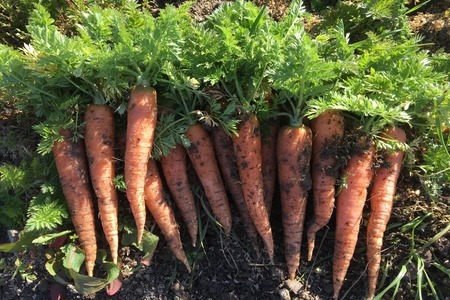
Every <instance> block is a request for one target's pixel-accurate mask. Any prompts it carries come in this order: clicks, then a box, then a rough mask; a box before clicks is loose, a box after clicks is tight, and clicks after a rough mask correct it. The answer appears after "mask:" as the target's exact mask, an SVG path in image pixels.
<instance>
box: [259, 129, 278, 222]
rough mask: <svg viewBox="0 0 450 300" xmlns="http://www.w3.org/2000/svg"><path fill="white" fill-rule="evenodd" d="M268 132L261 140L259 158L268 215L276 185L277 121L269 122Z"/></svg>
mask: <svg viewBox="0 0 450 300" xmlns="http://www.w3.org/2000/svg"><path fill="white" fill-rule="evenodd" d="M268 126H269V128H268V129H269V130H268V132H267V135H266V136H265V138H263V139H262V141H261V142H262V143H261V157H262V166H261V170H262V173H263V184H264V201H265V203H266V208H267V214H268V215H269V218H270V214H271V211H272V202H273V196H274V192H275V185H276V183H277V155H276V149H277V139H278V130H279V123H278V121H277V120H271V121H269V124H268Z"/></svg>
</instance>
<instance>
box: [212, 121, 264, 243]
mask: <svg viewBox="0 0 450 300" xmlns="http://www.w3.org/2000/svg"><path fill="white" fill-rule="evenodd" d="M211 136H212V140H213V143H214V150H215V152H216V156H217V161H218V163H219V167H220V171H221V173H222V177H223V180H224V182H225V187H227V188H228V191H229V193H230V195H231V198H232V199H233V201H234V203H235V204H236V208H237V209H238V211H239V215H240V216H241V220H242V224H243V226H244V230H245V232H246V233H247V236H248V237H249V239H250V242H251V243H252V244H253V246H254V247H255V249H258V248H257V245H258V231H256V227H255V224H253V221H252V219H251V218H250V214H249V212H248V208H247V204H246V203H245V198H244V194H243V193H242V186H241V179H240V178H239V171H238V169H237V164H236V157H235V155H234V149H233V140H232V139H231V137H230V136H228V135H227V134H226V132H225V130H224V129H223V128H222V127H215V128H214V129H213V131H212V135H211Z"/></svg>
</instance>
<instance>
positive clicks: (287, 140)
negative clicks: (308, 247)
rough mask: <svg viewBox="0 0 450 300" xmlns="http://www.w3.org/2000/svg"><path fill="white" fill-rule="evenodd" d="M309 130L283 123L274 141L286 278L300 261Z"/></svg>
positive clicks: (307, 183) (291, 276) (308, 177)
mask: <svg viewBox="0 0 450 300" xmlns="http://www.w3.org/2000/svg"><path fill="white" fill-rule="evenodd" d="M311 147H312V133H311V129H309V128H308V127H306V126H284V127H282V128H281V129H280V133H279V135H278V141H277V163H278V180H279V182H280V193H281V209H282V222H283V235H284V251H285V258H286V264H287V269H288V275H289V279H291V280H294V279H295V272H296V270H297V268H298V266H299V265H300V246H301V242H302V235H303V224H304V220H305V212H306V202H307V198H308V191H309V189H310V188H311V175H310V168H309V163H310V159H311V151H312V150H311Z"/></svg>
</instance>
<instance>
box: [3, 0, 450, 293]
mask: <svg viewBox="0 0 450 300" xmlns="http://www.w3.org/2000/svg"><path fill="white" fill-rule="evenodd" d="M167 2H170V3H175V4H180V3H181V2H182V1H163V0H155V1H154V2H152V3H151V4H154V8H155V9H157V8H158V7H161V6H162V5H163V4H164V3H167ZM222 2H223V1H221V0H203V1H199V2H198V3H197V4H195V5H194V7H193V15H194V16H195V18H196V19H197V20H199V21H201V20H204V18H205V16H206V15H208V14H209V13H210V12H211V11H213V10H214V9H215V8H216V7H217V6H218V5H219V4H220V3H222ZM256 2H258V3H263V2H265V1H262V0H261V1H260V0H257V1H256ZM269 2H270V7H271V8H272V15H273V16H274V17H276V18H279V17H280V16H282V15H283V12H284V9H285V7H286V6H287V2H288V1H287V0H286V1H285V0H271V1H269ZM155 12H156V11H155ZM449 18H450V0H442V1H432V2H431V4H430V5H426V6H424V8H422V9H421V10H420V11H418V12H415V13H414V14H413V15H412V16H410V19H409V20H410V25H411V28H412V30H413V31H414V32H417V33H418V34H421V35H423V36H424V39H423V41H424V42H427V43H432V45H429V46H427V47H428V49H430V50H432V51H436V50H438V49H440V48H443V49H444V50H445V51H446V52H449V51H450V24H449ZM2 126H8V122H5V123H4V124H2ZM2 128H3V127H2ZM2 134H3V133H2ZM2 137H3V136H2ZM5 160H6V158H5ZM397 194H398V196H397V201H396V202H395V206H394V209H393V213H392V218H391V222H390V227H389V229H388V231H387V232H386V236H385V245H384V249H386V250H385V252H384V254H383V263H382V264H383V265H382V268H383V269H384V270H387V276H388V277H387V279H386V281H385V282H383V281H382V282H381V283H380V285H382V286H386V285H387V284H388V283H389V282H391V281H392V280H393V279H394V278H395V276H396V274H398V272H399V270H400V267H401V266H402V265H403V264H405V262H406V260H407V259H408V255H409V253H410V252H409V251H410V249H411V241H412V238H411V228H408V227H404V226H403V227H400V226H402V225H404V224H406V223H408V222H410V221H412V220H414V219H415V218H418V217H422V216H424V215H425V214H426V213H432V214H433V218H425V219H424V221H423V223H421V225H420V226H418V227H417V228H416V230H415V236H414V239H415V240H417V241H421V242H423V243H425V242H426V241H428V240H429V239H430V238H431V237H433V236H434V235H435V234H437V233H438V232H439V231H441V230H442V229H443V228H444V227H445V226H446V225H447V224H448V223H449V222H450V210H449V204H450V198H449V197H448V193H447V196H446V197H442V198H441V199H437V200H438V201H431V200H430V199H428V198H427V197H426V196H425V192H424V191H423V190H422V188H421V185H420V183H419V181H418V180H417V178H416V177H414V176H410V174H409V173H408V172H407V171H406V170H405V171H404V173H403V174H402V177H401V179H400V180H399V185H398V191H397ZM232 209H233V212H234V215H235V216H236V217H235V218H234V220H233V221H234V230H235V231H234V232H233V233H232V235H231V237H230V238H229V239H228V240H226V239H225V237H224V236H223V234H221V233H220V232H219V231H217V230H215V229H217V228H215V227H213V226H212V225H211V224H209V228H208V230H207V233H206V236H205V238H204V240H203V245H201V246H198V247H197V248H193V247H190V246H189V240H188V233H187V230H186V228H184V227H183V226H182V227H181V228H180V230H181V233H182V236H183V237H184V239H185V240H184V244H185V247H186V250H187V254H188V256H189V258H190V260H191V263H193V270H192V273H190V274H189V273H187V271H186V269H185V268H184V266H183V265H182V264H181V263H180V262H177V261H176V260H175V258H174V257H173V255H172V254H171V252H170V250H169V248H168V246H167V244H166V243H165V242H164V241H163V240H162V239H161V241H160V243H159V245H158V248H157V250H156V253H155V255H154V258H153V260H152V262H151V265H150V266H149V267H143V268H142V269H140V270H138V271H135V272H134V273H132V274H130V270H132V269H133V268H135V267H136V266H137V264H138V263H137V262H138V261H139V257H140V255H141V254H140V253H139V252H138V251H137V250H135V249H133V248H123V249H122V251H121V254H122V259H123V267H122V272H123V274H124V277H125V279H124V282H123V286H122V288H121V289H120V291H119V292H118V293H117V294H115V295H114V296H111V297H110V296H107V295H106V293H105V292H104V291H102V292H99V293H97V294H96V295H91V296H82V295H79V294H78V293H76V291H75V290H74V288H73V287H71V286H69V287H68V288H64V291H65V292H66V293H67V298H68V299H331V297H332V293H333V287H332V279H331V278H332V273H331V265H332V253H333V240H334V239H333V238H334V237H333V234H334V228H333V226H332V225H330V228H328V229H324V230H322V231H320V232H319V233H318V237H317V243H318V244H317V246H316V251H315V254H314V257H313V261H312V262H306V261H304V259H305V253H306V248H303V249H302V253H303V255H302V259H303V261H302V262H301V267H300V269H299V271H298V276H299V277H298V280H296V281H295V282H288V281H285V278H286V270H285V264H284V253H283V241H282V231H281V217H280V215H281V212H280V204H279V201H277V200H276V199H275V201H274V206H273V215H272V219H271V221H272V225H273V230H274V232H273V234H274V239H275V258H274V264H273V265H271V264H268V262H267V261H266V259H265V255H264V253H262V255H261V256H257V255H256V254H255V251H254V250H252V247H251V245H250V242H249V241H248V239H247V238H246V236H245V231H244V230H243V229H242V226H241V222H240V219H239V218H238V217H237V212H236V209H235V208H234V207H232ZM367 211H368V209H366V212H367ZM311 213H312V208H311V207H308V213H307V216H306V218H307V221H308V220H310V219H311V216H312V214H311ZM366 221H367V214H366V215H365V216H364V222H363V226H362V228H361V235H360V239H359V241H358V246H357V250H356V253H355V256H354V259H353V261H352V263H351V266H350V269H349V272H348V274H347V280H346V282H345V283H344V286H343V288H342V295H344V296H345V299H364V296H365V291H366V272H365V266H366V260H365V256H364V253H365V237H364V232H365V225H366ZM203 222H204V223H205V224H206V223H207V218H206V216H205V217H204V218H203ZM330 224H333V220H331V222H330ZM401 228H403V229H401ZM155 233H156V234H158V235H159V232H158V231H155ZM4 242H7V236H6V233H5V230H4V228H1V230H0V243H4ZM305 244H306V243H303V245H305ZM261 249H263V246H262V244H261ZM418 254H419V256H420V257H423V258H425V263H426V268H427V270H428V272H429V276H430V277H432V279H433V280H434V282H435V283H436V288H437V289H439V290H440V292H441V296H442V297H443V299H450V289H449V288H448V287H450V279H449V277H448V276H446V275H445V274H444V273H443V272H440V271H438V270H437V268H436V267H433V266H432V264H433V262H440V263H441V264H444V267H446V268H450V261H449V258H450V236H449V234H447V235H445V236H443V237H441V238H440V239H439V240H438V241H437V242H436V243H434V244H432V245H431V246H430V247H428V248H426V249H421V251H420V252H418ZM17 258H19V259H20V261H21V265H20V266H17V265H16V264H15V263H16V262H17V261H18V260H16V259H17ZM45 261H46V259H45V249H43V248H36V249H34V250H32V251H28V252H26V253H24V254H4V253H0V270H1V271H2V272H1V273H0V298H1V299H5V300H8V299H49V293H50V292H49V290H50V287H51V286H52V285H53V284H54V281H53V279H52V278H51V276H50V275H49V274H48V273H47V271H46V269H45ZM414 266H415V265H414V263H413V264H408V265H407V268H408V270H409V271H410V272H408V275H407V276H408V278H406V279H404V280H403V281H402V284H401V285H400V289H399V294H398V295H397V297H396V299H414V298H415V294H414V291H415V290H416V287H415V282H416V280H417V278H415V277H414V274H417V271H416V270H414ZM19 267H20V268H19ZM19 270H20V272H19ZM21 274H22V276H21ZM23 274H27V276H24V275H23ZM389 295H391V292H390V293H389ZM386 299H389V297H386Z"/></svg>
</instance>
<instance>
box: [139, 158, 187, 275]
mask: <svg viewBox="0 0 450 300" xmlns="http://www.w3.org/2000/svg"><path fill="white" fill-rule="evenodd" d="M145 204H146V206H147V208H148V210H149V211H150V213H151V214H152V216H153V218H154V219H155V221H156V223H157V224H158V226H159V228H160V229H161V232H162V233H163V235H164V237H165V239H166V241H167V243H168V244H169V247H170V249H171V250H172V252H173V253H174V255H175V257H176V258H178V259H179V260H180V261H181V262H182V263H183V264H184V265H185V266H186V268H187V269H188V271H189V272H191V267H190V266H189V263H188V261H187V258H186V253H185V252H184V249H183V244H182V243H181V238H180V232H179V230H178V224H177V222H176V220H175V215H174V214H173V211H172V209H171V208H170V206H169V204H168V203H167V201H166V199H165V192H164V187H163V183H162V181H161V177H160V175H159V171H158V167H157V166H156V162H155V160H154V159H153V158H150V159H149V161H148V164H147V176H146V177H145Z"/></svg>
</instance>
